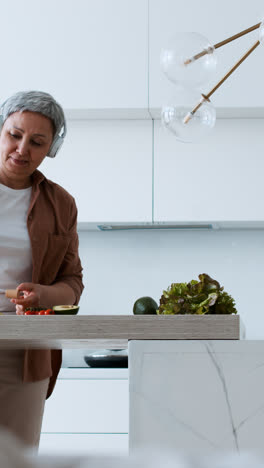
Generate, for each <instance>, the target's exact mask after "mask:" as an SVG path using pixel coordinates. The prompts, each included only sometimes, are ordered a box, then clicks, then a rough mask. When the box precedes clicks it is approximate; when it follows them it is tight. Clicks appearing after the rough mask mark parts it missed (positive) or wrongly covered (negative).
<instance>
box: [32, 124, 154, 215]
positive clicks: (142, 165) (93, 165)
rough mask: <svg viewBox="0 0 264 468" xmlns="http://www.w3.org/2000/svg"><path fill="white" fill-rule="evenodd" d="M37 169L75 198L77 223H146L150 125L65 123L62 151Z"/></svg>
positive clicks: (149, 200) (149, 205)
mask: <svg viewBox="0 0 264 468" xmlns="http://www.w3.org/2000/svg"><path fill="white" fill-rule="evenodd" d="M40 170H43V172H44V174H45V175H46V176H47V177H48V178H50V179H52V180H53V181H55V182H57V183H59V184H61V185H62V186H63V187H64V188H65V189H66V190H68V191H69V192H70V193H71V194H72V195H73V196H74V197H75V200H76V203H77V207H78V221H79V222H91V223H97V224H100V223H102V222H106V223H107V222H131V221H134V222H142V221H151V216H152V123H151V121H147V120H122V121H121V120H108V121H105V120H97V121H96V120H90V121H89V120H79V121H78V120H72V121H69V131H68V135H67V137H66V139H65V143H64V146H63V147H62V149H61V152H59V153H58V156H57V157H56V158H55V159H53V160H51V159H50V158H45V160H44V161H43V163H42V165H41V166H40Z"/></svg>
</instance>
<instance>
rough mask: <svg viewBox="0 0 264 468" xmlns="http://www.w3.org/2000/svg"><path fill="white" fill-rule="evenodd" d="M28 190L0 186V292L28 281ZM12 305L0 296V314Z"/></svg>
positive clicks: (29, 246)
mask: <svg viewBox="0 0 264 468" xmlns="http://www.w3.org/2000/svg"><path fill="white" fill-rule="evenodd" d="M30 197H31V187H29V188H26V189H22V190H14V189H12V188H10V187H6V186H5V185H2V184H0V289H15V288H16V287H17V286H18V285H19V283H24V282H28V281H31V279H32V254H31V245H30V239H29V235H28V230H27V212H28V208H29V203H30ZM15 310H16V306H15V305H14V304H12V303H11V302H10V299H8V298H6V297H5V295H4V294H0V312H2V313H3V312H6V313H9V314H10V313H11V314H14V313H15Z"/></svg>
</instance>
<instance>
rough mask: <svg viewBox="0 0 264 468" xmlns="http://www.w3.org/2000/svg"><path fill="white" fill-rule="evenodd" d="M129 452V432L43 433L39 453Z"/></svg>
mask: <svg viewBox="0 0 264 468" xmlns="http://www.w3.org/2000/svg"><path fill="white" fill-rule="evenodd" d="M99 453H100V454H112V455H114V454H118V455H119V454H121V455H127V454H128V435H127V434H41V437H40V445H39V454H40V455H48V454H51V455H52V454H56V455H57V454H60V455H87V454H90V455H92V454H99Z"/></svg>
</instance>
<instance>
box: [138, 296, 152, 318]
mask: <svg viewBox="0 0 264 468" xmlns="http://www.w3.org/2000/svg"><path fill="white" fill-rule="evenodd" d="M157 309H158V304H157V302H156V301H154V299H152V297H149V296H144V297H140V298H139V299H137V300H136V302H135V304H134V306H133V314H134V315H153V314H154V315H155V314H156V313H157Z"/></svg>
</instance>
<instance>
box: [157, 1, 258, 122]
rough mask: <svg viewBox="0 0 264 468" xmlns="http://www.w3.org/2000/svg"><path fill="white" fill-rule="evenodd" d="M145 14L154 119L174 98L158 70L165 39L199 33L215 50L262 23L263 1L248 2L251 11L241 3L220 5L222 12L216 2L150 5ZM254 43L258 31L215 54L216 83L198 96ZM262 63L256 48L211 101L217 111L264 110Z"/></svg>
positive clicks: (170, 88)
mask: <svg viewBox="0 0 264 468" xmlns="http://www.w3.org/2000/svg"><path fill="white" fill-rule="evenodd" d="M149 9H150V10H149V43H150V47H149V53H150V56H149V107H150V110H151V112H152V114H154V115H159V109H160V107H161V105H162V104H165V102H166V101H167V99H169V98H170V97H171V96H173V95H174V93H175V85H173V84H172V83H170V81H169V80H168V79H167V78H166V77H165V75H163V73H162V71H161V68H160V51H161V48H162V47H164V45H165V44H166V43H167V40H168V38H170V37H171V36H172V35H173V34H175V33H177V32H199V33H200V34H202V35H203V36H206V37H207V38H208V39H209V40H210V41H211V42H212V43H213V44H216V43H217V42H220V41H222V40H223V39H225V38H227V37H230V36H232V35H234V34H236V33H238V32H240V31H242V30H244V29H247V28H248V27H250V26H253V25H255V24H257V23H259V22H260V21H262V17H263V1H262V0H252V1H251V2H250V8H248V6H246V4H245V5H243V4H242V3H241V2H240V1H239V0H232V2H230V1H228V0H224V1H222V2H221V6H220V5H219V2H217V1H216V0H214V1H212V0H203V1H202V2H197V0H190V1H188V2H180V1H175V0H151V1H150V2H149ZM257 40H258V31H253V32H251V33H249V34H247V35H246V36H244V37H242V38H240V39H238V40H236V41H234V42H232V43H230V44H227V45H225V46H224V47H221V48H219V49H217V55H218V67H217V71H216V74H215V77H213V79H212V80H211V81H210V83H209V84H208V85H206V86H205V87H203V89H202V91H203V92H204V93H208V91H209V90H210V89H211V88H212V87H213V86H214V85H215V84H216V83H217V82H218V80H219V79H220V78H221V77H223V76H224V75H225V73H226V72H227V71H228V70H229V69H230V68H231V67H232V66H233V65H234V64H235V63H236V62H237V61H238V60H239V59H240V57H241V56H242V55H243V54H244V53H245V52H246V51H247V50H248V49H249V48H250V47H251V46H252V45H253V44H254V42H256V41H257ZM262 57H263V46H261V45H260V46H259V47H258V48H257V49H256V50H255V51H254V52H253V53H252V55H251V56H250V57H249V58H247V59H246V61H245V62H244V63H243V64H242V65H241V66H240V67H239V69H238V70H236V71H235V72H234V74H233V75H232V76H231V77H229V78H228V80H227V81H226V82H225V83H224V84H223V85H222V86H221V87H220V89H218V90H217V91H216V93H215V94H214V95H213V96H212V98H211V100H212V102H213V104H214V105H215V106H217V108H219V109H222V110H225V108H239V110H240V112H241V111H243V108H254V113H255V114H256V113H257V111H258V109H259V108H261V107H263V106H264V95H263V93H262V84H263V79H264V68H263V62H262ZM248 112H249V111H248ZM237 113H238V112H237Z"/></svg>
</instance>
